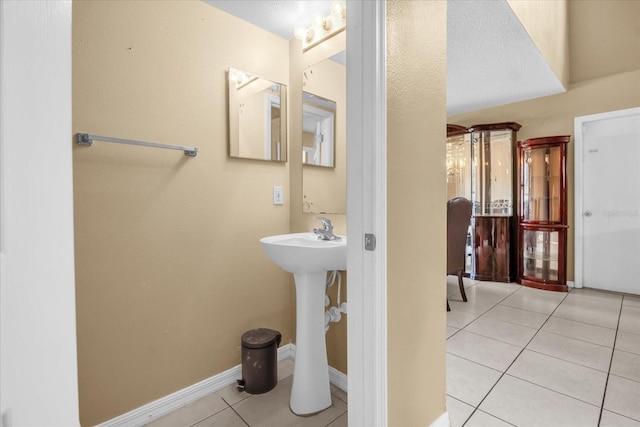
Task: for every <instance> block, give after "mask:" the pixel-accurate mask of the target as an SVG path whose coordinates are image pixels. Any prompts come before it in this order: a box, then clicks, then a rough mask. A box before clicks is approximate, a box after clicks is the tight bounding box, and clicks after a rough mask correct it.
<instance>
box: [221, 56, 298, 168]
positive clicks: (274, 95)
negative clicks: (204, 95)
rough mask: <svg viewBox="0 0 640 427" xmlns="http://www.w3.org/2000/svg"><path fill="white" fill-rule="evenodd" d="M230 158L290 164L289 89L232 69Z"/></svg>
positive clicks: (229, 75)
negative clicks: (288, 157)
mask: <svg viewBox="0 0 640 427" xmlns="http://www.w3.org/2000/svg"><path fill="white" fill-rule="evenodd" d="M227 77H228V80H227V91H228V104H227V105H228V114H229V155H230V156H231V157H238V158H243V159H255V160H268V161H275V162H286V161H287V93H286V86H285V85H283V84H281V83H276V82H272V81H270V80H267V79H264V78H262V77H259V76H256V75H255V74H251V73H247V72H245V71H241V70H237V69H235V68H229V70H228V73H227Z"/></svg>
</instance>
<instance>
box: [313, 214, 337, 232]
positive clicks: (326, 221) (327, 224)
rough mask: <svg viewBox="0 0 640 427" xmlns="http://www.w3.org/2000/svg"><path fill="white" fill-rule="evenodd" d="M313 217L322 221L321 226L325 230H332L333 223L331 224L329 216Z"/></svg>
mask: <svg viewBox="0 0 640 427" xmlns="http://www.w3.org/2000/svg"><path fill="white" fill-rule="evenodd" d="M313 219H317V220H319V221H322V227H323V228H324V229H325V231H333V225H332V224H331V220H330V219H329V218H325V217H323V216H314V217H313Z"/></svg>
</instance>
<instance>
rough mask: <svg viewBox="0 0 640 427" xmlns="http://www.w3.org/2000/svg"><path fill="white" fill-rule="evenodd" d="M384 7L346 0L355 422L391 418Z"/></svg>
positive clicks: (351, 369) (350, 353) (351, 373)
mask: <svg viewBox="0 0 640 427" xmlns="http://www.w3.org/2000/svg"><path fill="white" fill-rule="evenodd" d="M386 7H387V5H386V1H384V0H381V1H371V2H369V1H366V2H363V1H361V0H348V1H347V10H348V11H349V13H348V15H347V26H348V28H349V31H348V32H347V99H348V100H349V102H348V103H347V141H349V143H348V144H347V236H348V240H349V245H348V253H347V268H348V271H349V286H348V287H347V300H348V301H349V322H348V323H347V348H348V352H347V368H348V372H349V382H348V395H349V415H348V417H349V420H348V422H349V425H350V426H384V425H387V400H388V399H387V252H386V248H387V238H386V231H387V228H386V224H387V211H386V189H387V183H386V182H387V176H386V162H387V160H386V136H387V129H386V122H387V118H386V111H387V103H386V100H387V98H386V96H387V95H386ZM365 233H367V234H373V235H375V239H376V241H377V243H376V247H375V250H365Z"/></svg>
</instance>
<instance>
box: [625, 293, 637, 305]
mask: <svg viewBox="0 0 640 427" xmlns="http://www.w3.org/2000/svg"><path fill="white" fill-rule="evenodd" d="M622 305H630V306H632V307H640V296H638V295H625V296H624V298H623V299H622Z"/></svg>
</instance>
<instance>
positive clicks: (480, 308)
mask: <svg viewBox="0 0 640 427" xmlns="http://www.w3.org/2000/svg"><path fill="white" fill-rule="evenodd" d="M494 305H496V303H495V302H493V301H487V300H484V299H478V298H471V297H468V298H467V302H464V301H462V298H460V299H458V300H456V299H455V297H452V298H449V306H451V311H458V310H460V311H468V312H469V313H476V314H482V313H484V312H486V311H487V310H489V309H491V307H493V306H494Z"/></svg>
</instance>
